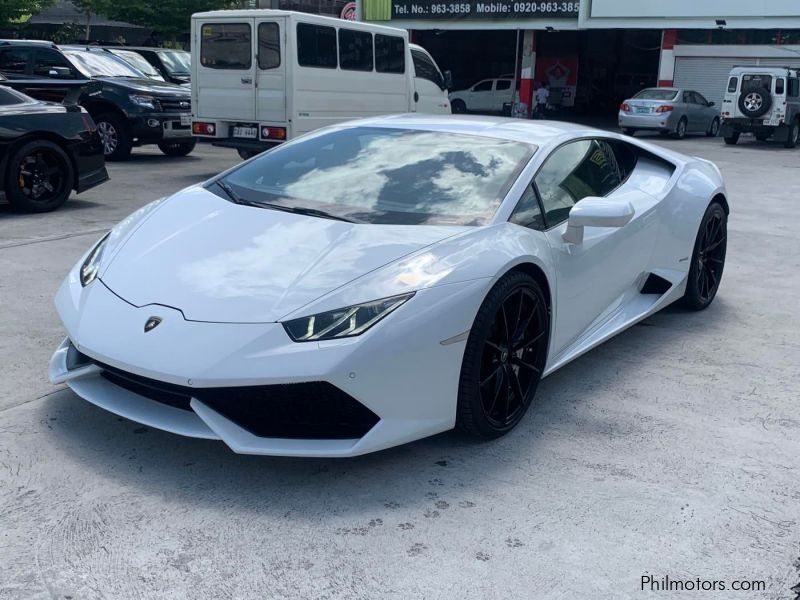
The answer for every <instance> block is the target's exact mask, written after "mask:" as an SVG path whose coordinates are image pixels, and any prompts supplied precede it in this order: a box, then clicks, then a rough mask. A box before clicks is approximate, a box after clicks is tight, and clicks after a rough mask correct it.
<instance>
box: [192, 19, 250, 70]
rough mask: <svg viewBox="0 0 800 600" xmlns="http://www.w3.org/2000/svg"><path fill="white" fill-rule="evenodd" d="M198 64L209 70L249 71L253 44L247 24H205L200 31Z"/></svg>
mask: <svg viewBox="0 0 800 600" xmlns="http://www.w3.org/2000/svg"><path fill="white" fill-rule="evenodd" d="M200 64H201V65H203V66H204V67H207V68H209V69H249V68H250V67H251V65H252V64H253V42H252V32H251V31H250V25H249V24H247V23H206V24H204V25H203V27H202V29H201V30H200Z"/></svg>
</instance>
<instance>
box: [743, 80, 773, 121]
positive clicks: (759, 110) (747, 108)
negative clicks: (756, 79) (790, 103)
mask: <svg viewBox="0 0 800 600" xmlns="http://www.w3.org/2000/svg"><path fill="white" fill-rule="evenodd" d="M771 107H772V95H771V94H770V93H769V90H768V89H766V88H763V87H750V88H747V89H744V90H742V93H741V94H740V95H739V110H740V111H742V114H743V115H744V116H745V117H748V118H750V119H757V118H758V117H760V116H762V115H764V114H766V113H767V111H769V109H770V108H771Z"/></svg>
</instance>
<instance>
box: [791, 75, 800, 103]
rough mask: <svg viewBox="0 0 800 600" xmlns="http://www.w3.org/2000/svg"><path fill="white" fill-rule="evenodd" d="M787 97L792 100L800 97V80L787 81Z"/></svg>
mask: <svg viewBox="0 0 800 600" xmlns="http://www.w3.org/2000/svg"><path fill="white" fill-rule="evenodd" d="M789 96H791V97H792V98H797V97H798V96H800V79H796V78H792V79H790V80H789Z"/></svg>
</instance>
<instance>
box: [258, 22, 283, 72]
mask: <svg viewBox="0 0 800 600" xmlns="http://www.w3.org/2000/svg"><path fill="white" fill-rule="evenodd" d="M280 66H281V38H280V27H279V26H278V24H277V23H259V24H258V68H259V69H275V68H277V67H280Z"/></svg>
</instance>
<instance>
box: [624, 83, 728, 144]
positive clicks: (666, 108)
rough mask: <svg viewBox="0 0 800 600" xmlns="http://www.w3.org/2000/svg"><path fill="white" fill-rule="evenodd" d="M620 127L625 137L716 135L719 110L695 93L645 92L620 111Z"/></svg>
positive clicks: (636, 96)
mask: <svg viewBox="0 0 800 600" xmlns="http://www.w3.org/2000/svg"><path fill="white" fill-rule="evenodd" d="M619 126H620V127H621V128H622V131H623V132H624V133H625V134H626V135H635V134H636V132H637V131H641V130H650V131H658V132H660V133H661V134H663V135H669V134H671V135H673V136H674V137H676V138H678V139H682V138H683V137H685V136H686V134H687V133H705V134H706V135H707V136H711V137H714V136H716V135H717V134H718V133H719V126H720V117H719V109H717V108H716V107H715V105H714V103H713V102H709V101H708V100H706V99H705V98H704V97H703V95H702V94H700V93H699V92H695V91H694V90H684V89H677V88H666V87H659V88H647V89H644V90H642V91H641V92H639V93H638V94H636V95H635V96H634V97H633V98H629V99H628V100H625V101H624V102H623V103H622V104H621V105H620V107H619Z"/></svg>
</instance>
